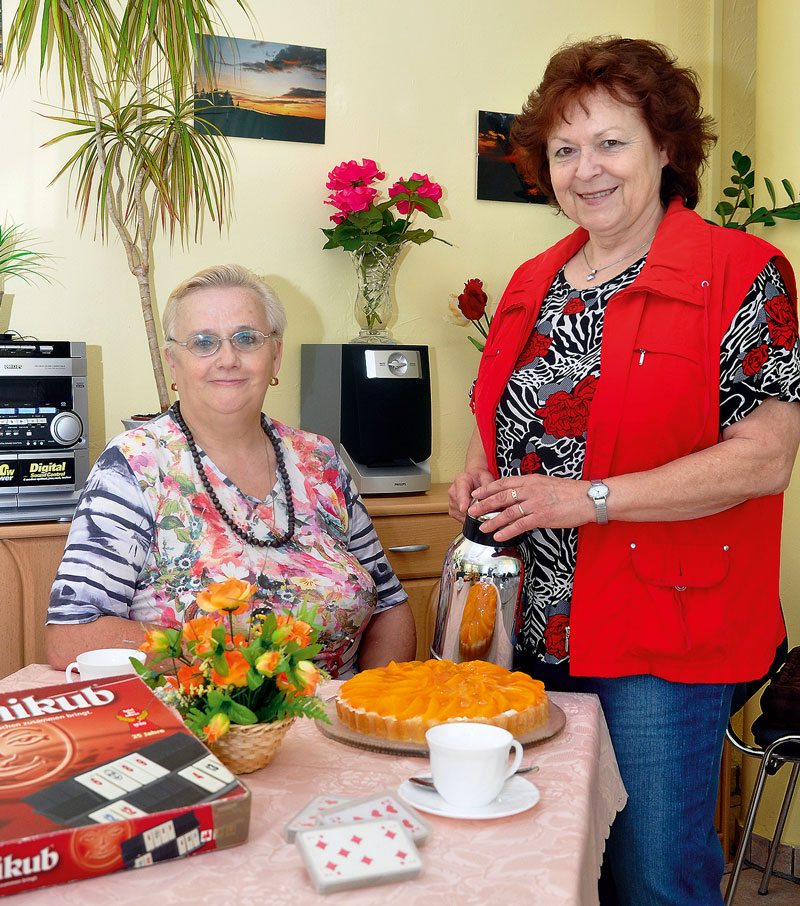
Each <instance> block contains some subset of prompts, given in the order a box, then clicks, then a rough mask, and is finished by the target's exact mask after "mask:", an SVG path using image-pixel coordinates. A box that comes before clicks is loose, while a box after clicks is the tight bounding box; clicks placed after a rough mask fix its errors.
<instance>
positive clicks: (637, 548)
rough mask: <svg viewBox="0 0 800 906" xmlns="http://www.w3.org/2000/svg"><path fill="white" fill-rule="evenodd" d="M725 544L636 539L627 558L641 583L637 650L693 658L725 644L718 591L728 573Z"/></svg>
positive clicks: (727, 549)
mask: <svg viewBox="0 0 800 906" xmlns="http://www.w3.org/2000/svg"><path fill="white" fill-rule="evenodd" d="M730 556H731V551H730V548H729V547H728V545H723V544H714V545H707V544H706V545H704V544H692V545H666V544H658V543H656V542H650V541H645V542H637V543H636V544H632V545H631V562H632V565H633V571H634V573H635V575H636V576H637V578H638V579H639V580H640V581H641V582H642V583H643V585H644V586H645V590H646V594H644V595H643V596H642V599H641V606H640V607H639V608H638V614H637V617H636V622H637V623H638V624H639V631H638V632H637V634H636V637H637V638H638V639H642V640H647V642H646V645H645V646H643V649H646V648H647V647H651V650H653V651H658V652H661V653H663V654H667V655H674V656H681V655H682V654H688V653H689V652H691V654H692V656H693V657H697V656H700V655H702V653H703V652H707V653H708V654H711V652H718V651H719V650H723V649H724V648H725V646H726V636H725V631H726V630H725V625H724V620H723V616H724V602H723V598H724V595H723V590H722V588H721V587H720V586H721V585H722V584H723V583H724V582H725V580H726V579H727V577H728V574H729V572H730Z"/></svg>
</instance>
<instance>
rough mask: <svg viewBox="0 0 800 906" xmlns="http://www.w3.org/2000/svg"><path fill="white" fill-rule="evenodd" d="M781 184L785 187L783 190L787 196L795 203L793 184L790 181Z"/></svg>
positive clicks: (782, 181) (786, 180) (783, 181)
mask: <svg viewBox="0 0 800 906" xmlns="http://www.w3.org/2000/svg"><path fill="white" fill-rule="evenodd" d="M781 184H782V185H783V188H784V189H785V190H786V194H787V195H788V196H789V198H791V199H792V202H794V200H795V195H794V188H793V187H792V184H791V183H790V182H789V180H788V179H782V180H781Z"/></svg>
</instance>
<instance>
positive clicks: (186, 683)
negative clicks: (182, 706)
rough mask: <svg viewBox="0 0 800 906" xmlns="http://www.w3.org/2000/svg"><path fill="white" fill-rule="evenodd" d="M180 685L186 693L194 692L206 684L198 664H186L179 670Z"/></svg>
mask: <svg viewBox="0 0 800 906" xmlns="http://www.w3.org/2000/svg"><path fill="white" fill-rule="evenodd" d="M177 676H178V684H179V685H180V686H182V687H183V688H184V690H185V691H186V692H194V691H195V690H196V689H199V688H200V687H202V686H203V685H204V684H205V681H206V678H205V676H204V674H203V671H202V670H201V669H200V667H199V666H198V665H197V664H184V665H183V667H181V668H180V669H179V670H178V675H177Z"/></svg>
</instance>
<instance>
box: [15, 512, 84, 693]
mask: <svg viewBox="0 0 800 906" xmlns="http://www.w3.org/2000/svg"><path fill="white" fill-rule="evenodd" d="M68 531H69V523H63V522H40V523H35V522H31V523H13V524H7V525H0V676H8V674H9V673H13V672H14V671H15V670H19V669H20V668H21V667H24V666H26V665H27V664H44V663H46V660H47V659H46V657H45V651H44V621H45V618H46V615H47V602H48V601H49V599H50V587H51V586H52V584H53V579H54V578H55V576H56V571H57V570H58V566H59V564H60V563H61V556H62V554H63V553H64V545H65V543H66V540H67V532H68Z"/></svg>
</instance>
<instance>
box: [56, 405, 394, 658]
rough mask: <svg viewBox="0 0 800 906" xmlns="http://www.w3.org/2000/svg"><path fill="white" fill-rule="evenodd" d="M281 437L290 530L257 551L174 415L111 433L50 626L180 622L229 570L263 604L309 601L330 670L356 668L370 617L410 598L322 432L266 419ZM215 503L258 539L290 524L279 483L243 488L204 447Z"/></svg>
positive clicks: (290, 607)
mask: <svg viewBox="0 0 800 906" xmlns="http://www.w3.org/2000/svg"><path fill="white" fill-rule="evenodd" d="M272 424H273V426H274V427H275V429H276V431H277V433H278V436H279V437H280V441H281V443H282V445H283V452H284V458H285V462H286V468H287V470H288V474H289V478H290V483H291V493H292V500H293V503H294V509H295V520H296V529H295V533H294V536H293V538H292V539H291V540H290V541H289V542H287V543H286V544H283V545H280V546H279V547H257V546H255V545H251V544H248V543H247V542H245V541H243V540H242V539H241V538H239V537H238V536H237V535H236V534H234V532H233V531H231V529H230V528H229V527H228V526H227V525H226V524H225V522H224V521H223V520H222V518H221V517H220V514H219V512H218V511H217V509H216V507H215V506H214V504H213V503H212V501H211V500H210V498H209V496H208V494H207V492H206V491H205V489H204V487H203V485H202V482H201V480H200V476H199V474H198V472H197V468H196V466H195V464H194V462H193V460H192V457H191V454H190V452H189V448H188V446H187V444H186V438H185V437H184V435H183V433H182V432H181V430H180V428H179V427H178V425H177V424H176V423H175V421H174V420H173V419H172V417H171V416H170V415H169V413H165V414H164V415H162V416H159V417H158V418H156V419H154V420H153V421H152V422H149V423H148V424H147V425H145V426H143V427H141V428H136V429H134V430H133V431H128V432H126V433H124V434H121V435H120V436H119V437H117V438H115V439H114V440H113V441H111V443H110V444H109V445H108V447H106V449H105V450H104V451H103V453H102V454H101V456H100V458H99V459H98V460H97V463H96V464H95V466H94V468H93V470H92V472H91V474H90V475H89V478H88V479H87V481H86V485H85V486H84V489H83V494H82V497H81V500H80V503H79V504H78V508H77V510H76V512H75V518H74V520H73V524H72V527H71V529H70V533H69V537H68V539H67V546H66V550H65V553H64V559H63V561H62V563H61V567H60V568H59V571H58V575H57V577H56V581H55V583H54V585H53V590H52V593H51V597H50V608H49V611H48V617H47V620H48V623H85V622H91V621H93V620H96V619H97V618H98V617H101V616H121V617H128V618H129V619H132V620H138V621H141V622H147V623H155V624H158V625H162V626H179V625H180V624H181V623H182V622H183V621H185V620H188V619H192V618H193V617H195V616H197V615H198V613H199V611H198V609H197V605H196V604H195V599H196V596H197V593H198V592H199V591H200V590H202V589H203V588H205V587H206V586H208V585H209V584H210V583H212V582H220V581H224V580H225V579H228V578H231V577H236V578H239V579H243V580H245V581H247V582H250V583H252V584H255V585H257V586H258V588H259V591H258V593H257V597H258V598H259V599H260V606H263V607H269V608H272V609H274V610H276V611H280V612H296V611H297V610H298V609H300V608H301V607H303V606H306V605H309V606H316V608H317V620H318V622H320V623H322V625H323V630H322V633H321V635H320V642H321V644H323V646H324V649H325V650H324V651H323V652H322V653H321V654H319V655H318V656H317V658H316V660H317V662H318V663H319V664H320V666H322V667H324V668H325V669H326V670H328V671H329V672H330V673H331V674H332V675H334V676H345V675H349V674H352V673H353V672H355V669H356V653H357V648H358V643H359V641H360V633H361V632H362V630H363V629H364V628H365V626H366V624H367V622H368V621H369V619H370V617H371V616H372V614H373V613H375V612H379V611H382V610H386V609H388V608H389V607H392V606H394V605H396V604H400V603H402V602H403V601H405V600H406V599H407V596H406V594H405V592H404V591H403V589H402V588H401V586H400V583H399V582H398V580H397V577H396V576H395V574H394V572H393V571H392V569H391V567H390V566H389V563H388V562H387V560H386V557H385V556H384V554H383V551H382V549H381V547H380V543H379V542H378V539H377V536H376V534H375V530H374V528H373V526H372V522H371V520H370V518H369V514H368V513H367V512H366V509H365V507H364V504H363V502H362V501H361V499H360V497H359V496H358V492H357V491H356V489H355V486H354V484H353V481H352V478H351V477H350V475H349V473H348V472H347V470H346V469H345V467H344V466H343V465H342V463H341V462H340V460H339V457H338V456H337V455H336V452H335V450H334V448H333V446H332V444H331V443H330V441H328V440H327V439H326V438H323V437H319V436H318V435H314V434H309V433H307V432H304V431H300V430H297V429H294V428H289V427H287V426H285V425H282V424H279V423H278V422H274V421H273V422H272ZM199 452H200V455H201V461H202V463H203V465H204V468H205V472H206V475H207V477H208V479H209V481H210V483H211V486H212V488H213V489H214V492H215V494H216V495H217V497H218V499H219V501H220V504H221V506H222V508H223V509H224V510H225V512H227V513H228V514H230V516H231V517H232V519H233V520H234V522H235V523H236V524H237V525H239V526H241V527H243V528H245V529H247V530H249V531H251V532H253V533H254V534H255V536H256V537H257V538H259V539H268V538H271V537H273V536H274V534H275V533H283V532H285V531H286V527H287V523H288V520H287V508H286V497H285V494H284V491H283V485H282V482H281V480H280V478H279V479H278V481H277V483H276V485H275V487H274V489H273V491H272V492H271V493H270V495H269V496H268V497H267V498H266V500H263V501H262V500H257V499H255V498H253V497H250V496H248V495H245V494H243V493H242V492H241V491H240V490H239V489H238V488H237V487H236V486H235V485H234V484H233V483H232V482H231V481H230V479H228V478H227V477H226V476H225V475H223V474H222V473H221V472H220V471H219V469H217V467H216V466H215V465H214V463H213V462H212V461H211V460H210V459H209V458H208V457H207V456H206V454H205V453H204V452H203V451H202V450H200V451H199Z"/></svg>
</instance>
